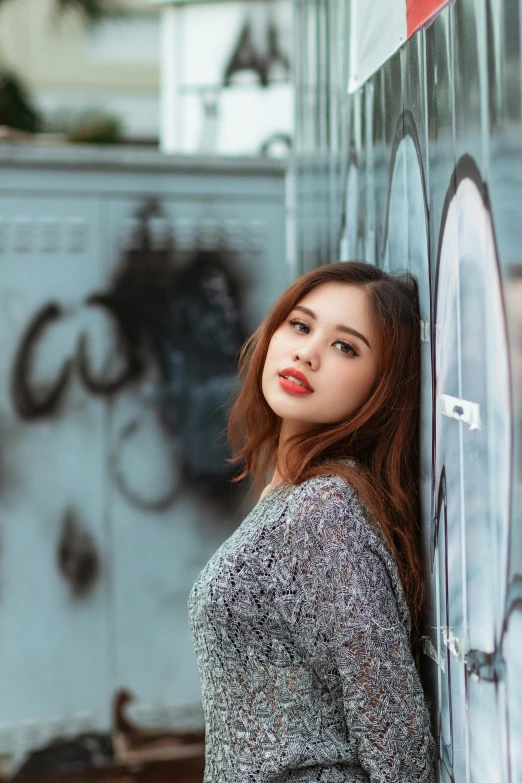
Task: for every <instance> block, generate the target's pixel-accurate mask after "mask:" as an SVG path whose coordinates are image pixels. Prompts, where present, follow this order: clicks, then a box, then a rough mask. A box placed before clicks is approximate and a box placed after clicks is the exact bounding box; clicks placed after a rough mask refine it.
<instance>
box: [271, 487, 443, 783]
mask: <svg viewBox="0 0 522 783" xmlns="http://www.w3.org/2000/svg"><path fill="white" fill-rule="evenodd" d="M282 524H283V525H284V535H285V546H284V548H283V551H282V552H281V553H279V554H280V557H281V560H280V564H281V569H280V572H279V578H280V584H279V585H278V588H277V596H276V598H275V600H276V603H278V605H279V609H280V612H281V614H282V616H283V617H284V618H286V621H287V624H288V628H289V629H290V633H291V635H292V637H293V639H294V642H295V644H296V645H298V646H299V647H300V648H301V650H302V652H303V655H304V657H305V659H307V660H308V661H309V663H310V665H311V666H312V667H313V668H314V670H315V672H316V673H317V676H319V677H320V678H322V679H323V681H324V682H325V683H327V685H328V688H329V689H330V690H331V691H332V692H334V695H335V697H336V698H338V700H339V702H340V703H341V704H342V708H343V712H344V718H345V721H346V725H347V730H348V733H349V737H350V742H352V743H353V744H354V747H355V751H356V754H357V756H358V759H359V763H360V765H361V767H362V768H363V769H364V770H365V771H366V773H367V774H368V776H369V779H370V781H371V783H432V782H433V781H434V779H435V775H434V766H435V744H434V740H433V737H432V734H431V730H430V721H429V716H428V712H427V709H426V705H425V701H424V694H423V690H422V686H421V683H420V680H419V677H418V673H417V670H416V667H415V664H414V661H413V657H412V654H411V649H410V644H409V633H410V617H409V612H408V609H407V605H406V602H405V600H404V594H403V591H402V586H401V583H400V580H399V577H398V572H397V569H396V566H395V564H394V562H393V560H392V558H391V555H390V554H389V552H388V549H387V548H386V546H385V545H384V543H383V542H382V541H381V540H380V539H379V537H378V536H377V535H376V533H375V532H374V531H373V530H372V528H371V524H370V522H369V520H368V516H366V515H365V512H364V510H363V507H362V506H361V504H360V503H359V501H358V500H357V498H356V496H355V493H354V491H353V489H352V488H351V487H350V486H349V485H348V484H347V483H346V482H344V481H343V480H342V479H338V478H336V477H325V478H323V477H322V478H321V479H319V480H315V479H313V480H312V481H311V482H305V483H304V484H302V485H300V486H299V487H297V488H296V490H295V491H294V493H293V495H292V498H291V500H290V502H289V504H288V507H287V510H286V515H285V518H284V520H282ZM335 691H337V693H335Z"/></svg>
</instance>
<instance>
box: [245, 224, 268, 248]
mask: <svg viewBox="0 0 522 783" xmlns="http://www.w3.org/2000/svg"><path fill="white" fill-rule="evenodd" d="M247 236H248V246H249V248H250V249H251V250H255V251H256V252H261V251H263V250H264V249H265V238H266V224H265V222H264V221H263V220H249V221H248V232H247Z"/></svg>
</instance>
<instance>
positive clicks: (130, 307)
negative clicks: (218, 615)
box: [0, 145, 292, 760]
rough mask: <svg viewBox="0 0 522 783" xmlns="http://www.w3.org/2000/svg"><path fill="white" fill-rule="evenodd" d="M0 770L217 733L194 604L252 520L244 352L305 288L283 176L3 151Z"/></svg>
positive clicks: (68, 152) (135, 158)
mask: <svg viewBox="0 0 522 783" xmlns="http://www.w3.org/2000/svg"><path fill="white" fill-rule="evenodd" d="M0 170H1V172H2V191H1V195H0V302H1V306H0V341H1V350H0V640H1V642H0V757H2V756H7V757H9V758H12V757H15V759H18V760H19V759H20V758H21V756H22V754H23V753H24V752H25V751H27V750H28V749H30V748H34V747H37V746H42V745H45V744H46V742H48V741H49V740H51V739H52V738H53V737H56V736H59V735H63V734H65V735H71V734H72V735H74V734H78V733H79V732H84V731H92V730H101V731H106V730H109V729H110V728H111V701H112V698H113V694H114V693H115V691H116V690H118V689H120V688H126V689H129V690H130V691H131V692H133V693H134V695H135V697H136V703H135V705H134V706H135V707H136V709H135V710H134V712H133V716H134V718H135V719H136V720H138V722H141V723H144V724H147V723H148V724H150V725H158V724H159V725H163V726H175V727H177V728H181V729H183V728H189V727H191V726H192V727H194V726H197V727H199V728H201V727H203V723H204V721H203V713H202V710H201V698H200V684H199V674H198V671H197V663H196V659H195V654H194V650H193V648H192V641H191V637H190V631H189V626H188V611H187V600H188V593H189V590H190V587H191V586H192V584H193V582H194V580H195V578H196V576H197V574H198V573H199V571H200V570H201V568H202V567H203V566H204V564H205V563H206V562H207V560H208V558H209V557H210V555H211V554H212V553H213V552H214V551H215V550H216V549H217V547H218V546H219V545H220V543H221V542H222V541H223V540H224V539H225V538H226V537H227V536H228V535H230V533H231V532H232V530H233V529H234V528H235V527H236V526H237V524H238V523H239V522H240V520H241V519H242V518H243V516H244V515H245V503H246V500H245V498H244V493H242V492H240V491H239V490H238V489H233V490H230V484H229V482H228V478H229V476H228V475H226V474H225V473H224V472H223V468H224V466H225V456H227V453H226V450H225V449H224V447H223V443H222V440H221V439H220V434H221V431H222V429H223V427H224V425H225V407H224V405H225V402H226V399H227V396H228V393H229V392H230V385H231V383H232V380H233V377H234V366H233V360H234V356H235V353H236V351H237V349H238V346H239V345H240V344H241V343H242V341H243V339H244V337H245V335H246V334H247V333H250V332H251V331H253V329H254V328H256V327H257V325H258V324H259V322H260V321H261V320H262V318H263V317H264V315H265V313H266V311H267V309H268V308H269V306H270V305H271V304H272V303H273V301H274V300H275V298H276V297H277V296H278V294H279V293H280V291H281V290H282V289H283V288H284V287H285V286H286V285H287V284H288V282H289V280H290V279H291V277H292V272H291V270H290V268H289V267H288V266H287V264H286V263H285V254H286V247H285V167H284V165H282V164H280V163H276V162H267V161H265V162H263V161H259V162H257V161H255V160H250V161H246V160H234V159H230V160H229V161H223V160H222V161H219V160H217V159H215V160H207V161H205V160H204V159H201V160H199V161H198V160H195V161H192V162H191V161H190V160H189V159H185V160H183V159H176V158H167V157H165V156H162V155H160V154H159V153H153V152H146V151H139V150H130V151H127V152H126V151H125V150H114V151H112V150H104V151H92V150H88V149H81V148H80V149H78V148H63V149H60V148H56V149H55V148H51V149H49V148H38V147H32V146H30V145H28V146H25V145H12V146H2V147H1V148H0Z"/></svg>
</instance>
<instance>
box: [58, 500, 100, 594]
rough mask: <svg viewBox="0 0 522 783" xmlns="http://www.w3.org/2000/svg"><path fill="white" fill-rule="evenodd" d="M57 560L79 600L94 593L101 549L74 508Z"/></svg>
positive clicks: (63, 530) (65, 522)
mask: <svg viewBox="0 0 522 783" xmlns="http://www.w3.org/2000/svg"><path fill="white" fill-rule="evenodd" d="M57 560H58V567H59V569H60V572H61V573H62V576H63V577H64V578H65V579H66V580H67V582H68V583H69V586H70V588H71V592H72V594H73V596H74V597H75V598H83V597H84V596H86V595H87V594H88V593H90V592H91V590H92V588H93V587H94V584H95V583H96V581H97V579H98V576H99V573H100V562H99V556H98V550H97V548H96V543H95V541H94V538H93V536H92V534H91V533H90V532H89V530H87V529H86V528H85V527H84V526H83V525H82V524H81V523H80V522H79V520H78V517H77V514H76V512H75V511H74V510H73V509H71V508H68V509H67V510H66V511H65V514H64V517H63V521H62V528H61V533H60V540H59V542H58V551H57Z"/></svg>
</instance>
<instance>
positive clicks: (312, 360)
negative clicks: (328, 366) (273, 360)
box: [293, 348, 319, 370]
mask: <svg viewBox="0 0 522 783" xmlns="http://www.w3.org/2000/svg"><path fill="white" fill-rule="evenodd" d="M293 361H294V362H302V363H303V364H308V365H309V366H310V368H311V369H312V370H316V369H317V367H318V366H319V357H318V356H317V353H316V352H315V351H311V350H308V349H306V348H301V349H300V350H299V351H295V353H294V355H293Z"/></svg>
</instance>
